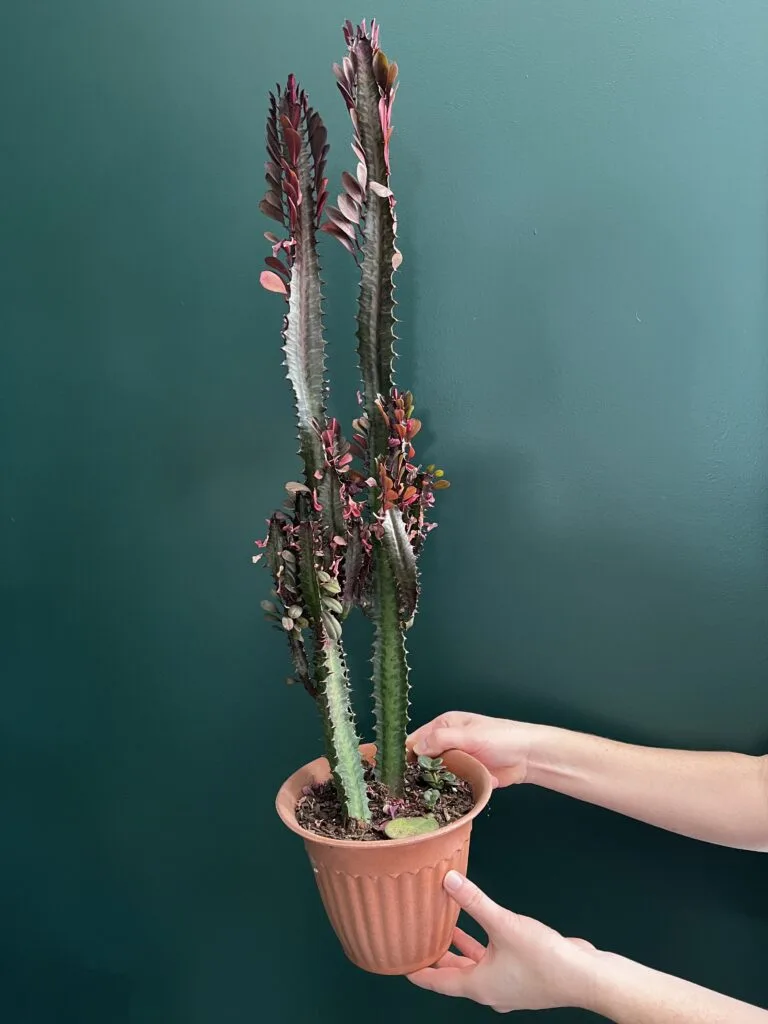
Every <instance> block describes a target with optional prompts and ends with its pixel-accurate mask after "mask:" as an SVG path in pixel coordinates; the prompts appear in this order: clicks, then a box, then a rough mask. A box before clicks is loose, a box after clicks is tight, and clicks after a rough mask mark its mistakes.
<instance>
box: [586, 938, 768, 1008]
mask: <svg viewBox="0 0 768 1024" xmlns="http://www.w3.org/2000/svg"><path fill="white" fill-rule="evenodd" d="M594 956H595V962H594V968H593V972H592V978H591V981H590V987H589V991H590V996H589V998H588V1001H589V1005H588V1006H586V1007H585V1009H588V1010H592V1011H593V1012H594V1013H597V1014H600V1016H602V1017H606V1018H607V1019H608V1020H611V1021H614V1022H615V1024H768V1012H767V1011H766V1010H761V1009H759V1008H758V1007H756V1006H750V1005H749V1004H747V1003H742V1002H740V1001H739V1000H737V999H731V998H729V997H728V996H724V995H720V993H718V992H711V991H710V990H709V989H705V988H701V987H699V986H698V985H693V984H691V983H690V982H687V981H681V980H680V979H679V978H673V977H670V975H668V974H661V973H660V972H658V971H653V970H651V969H650V968H648V967H642V966H641V965H640V964H636V963H633V962H632V961H631V960H625V959H623V957H618V956H613V955H612V954H606V953H595V954H594Z"/></svg>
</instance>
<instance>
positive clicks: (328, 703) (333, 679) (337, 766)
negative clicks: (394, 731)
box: [315, 638, 371, 821]
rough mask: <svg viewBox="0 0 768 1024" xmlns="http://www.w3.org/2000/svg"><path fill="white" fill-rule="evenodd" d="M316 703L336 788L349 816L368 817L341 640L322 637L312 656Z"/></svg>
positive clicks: (358, 744)
mask: <svg viewBox="0 0 768 1024" xmlns="http://www.w3.org/2000/svg"><path fill="white" fill-rule="evenodd" d="M315 672H316V678H317V704H318V707H319V709H320V714H321V716H322V720H323V730H324V732H325V737H326V751H327V755H326V756H327V757H328V762H329V764H330V766H331V772H332V773H333V779H334V782H335V783H336V792H337V793H338V794H339V796H340V798H341V800H342V803H343V806H344V811H345V813H346V815H347V817H348V818H351V819H354V820H357V821H370V820H371V809H370V807H369V805H368V796H367V790H366V784H365V777H364V775H363V765H362V760H361V758H360V739H359V737H358V735H357V730H356V728H355V721H354V716H353V714H352V707H351V704H350V700H349V676H348V674H347V666H346V661H345V658H344V649H343V647H342V646H341V640H332V639H330V638H325V639H324V640H322V641H321V646H320V649H319V650H318V652H317V656H316V659H315Z"/></svg>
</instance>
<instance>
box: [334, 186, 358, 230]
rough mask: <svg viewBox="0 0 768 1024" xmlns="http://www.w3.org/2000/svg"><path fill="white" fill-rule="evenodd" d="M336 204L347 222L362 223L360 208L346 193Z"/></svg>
mask: <svg viewBox="0 0 768 1024" xmlns="http://www.w3.org/2000/svg"><path fill="white" fill-rule="evenodd" d="M336 202H337V204H338V207H339V209H340V210H341V212H342V213H343V214H344V216H345V217H346V218H347V220H349V221H352V223H353V224H358V223H359V222H360V207H359V206H358V205H357V203H356V202H355V201H354V199H350V197H349V196H348V195H347V194H346V192H342V194H341V195H340V196H339V197H338V199H337V200H336Z"/></svg>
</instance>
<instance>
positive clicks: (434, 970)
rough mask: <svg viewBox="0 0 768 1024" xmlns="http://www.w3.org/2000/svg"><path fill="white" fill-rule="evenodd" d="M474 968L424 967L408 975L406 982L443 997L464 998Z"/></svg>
mask: <svg viewBox="0 0 768 1024" xmlns="http://www.w3.org/2000/svg"><path fill="white" fill-rule="evenodd" d="M473 973H474V967H426V968H425V969H424V970H423V971H416V973H415V974H409V975H408V981H410V982H411V984H413V985H416V986H417V987H418V988H425V989H427V990H428V991H429V992H440V993H441V994H442V995H444V996H464V997H466V996H467V995H468V993H469V988H470V982H471V978H472V975H473Z"/></svg>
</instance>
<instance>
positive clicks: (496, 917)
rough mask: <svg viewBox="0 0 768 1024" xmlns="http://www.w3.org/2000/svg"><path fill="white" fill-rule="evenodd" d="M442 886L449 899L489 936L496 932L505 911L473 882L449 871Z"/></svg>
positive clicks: (455, 872)
mask: <svg viewBox="0 0 768 1024" xmlns="http://www.w3.org/2000/svg"><path fill="white" fill-rule="evenodd" d="M443 885H444V886H445V890H446V892H447V893H448V894H449V895H450V896H451V898H452V899H454V900H455V901H456V902H457V903H458V904H459V906H460V907H461V909H462V910H465V911H466V912H467V913H468V914H469V916H470V917H473V918H474V919H475V921H477V923H478V924H479V925H481V927H483V928H484V929H485V931H486V932H487V933H488V935H489V936H490V935H492V933H493V932H495V931H496V929H497V928H498V927H499V925H500V924H501V922H502V921H503V920H504V918H505V917H506V915H507V911H505V910H504V909H503V908H502V907H500V906H499V905H498V903H494V902H493V900H492V899H491V898H490V897H489V896H486V895H485V893H484V892H483V891H482V890H481V889H478V887H477V886H476V885H475V883H474V882H470V880H469V879H468V878H465V877H464V875H460V874H459V872H458V871H449V872H448V874H447V875H446V876H445V880H444V881H443Z"/></svg>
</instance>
